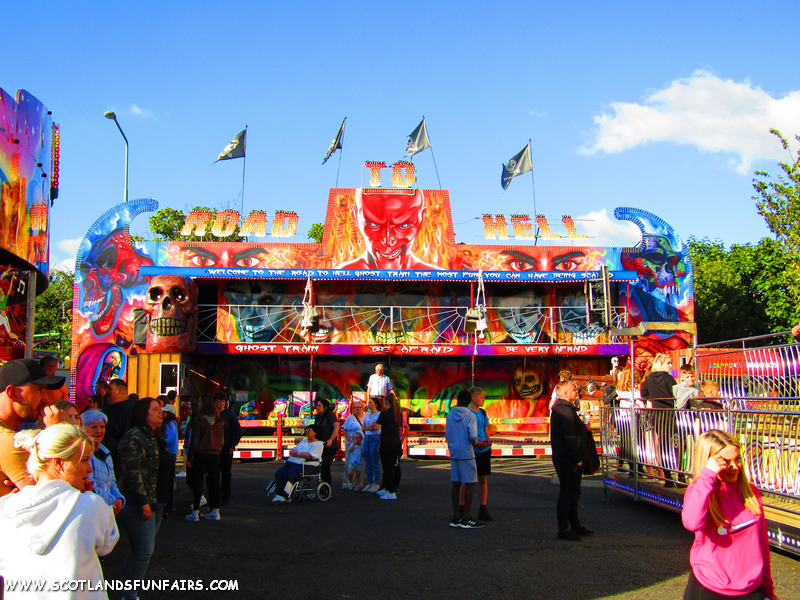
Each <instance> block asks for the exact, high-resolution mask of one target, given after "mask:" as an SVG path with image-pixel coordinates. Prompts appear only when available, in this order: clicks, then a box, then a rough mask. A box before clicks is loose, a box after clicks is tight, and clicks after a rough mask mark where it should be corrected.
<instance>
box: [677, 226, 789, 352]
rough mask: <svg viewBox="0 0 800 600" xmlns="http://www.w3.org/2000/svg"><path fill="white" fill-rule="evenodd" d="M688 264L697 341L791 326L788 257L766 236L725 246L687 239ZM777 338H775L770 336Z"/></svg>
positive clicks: (734, 336)
mask: <svg viewBox="0 0 800 600" xmlns="http://www.w3.org/2000/svg"><path fill="white" fill-rule="evenodd" d="M689 253H690V255H691V258H692V265H693V266H694V278H695V279H694V300H695V321H697V329H698V340H699V342H700V343H702V344H706V343H711V342H717V341H721V340H730V339H735V338H742V337H749V336H754V335H762V334H766V333H777V332H780V331H786V330H787V329H789V328H790V327H791V323H792V318H793V314H794V305H793V304H792V302H791V299H790V298H789V295H788V293H787V284H788V282H789V279H790V277H789V274H788V273H787V270H786V266H787V263H788V259H787V256H786V253H785V250H784V249H783V247H782V246H781V245H780V244H779V243H778V242H777V241H775V240H773V239H772V238H764V239H762V240H761V241H760V242H759V243H758V244H756V245H752V244H742V245H736V244H734V245H733V246H731V247H730V249H726V248H725V245H724V244H723V243H722V242H721V241H719V240H717V241H713V242H712V241H709V240H708V239H703V240H697V239H695V238H690V239H689ZM776 343H777V341H776Z"/></svg>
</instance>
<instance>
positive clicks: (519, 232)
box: [483, 215, 588, 241]
mask: <svg viewBox="0 0 800 600" xmlns="http://www.w3.org/2000/svg"><path fill="white" fill-rule="evenodd" d="M530 221H531V218H530V217H529V216H528V215H511V227H512V228H513V230H514V237H515V238H516V239H518V240H533V239H536V234H534V233H533V231H532V229H533V225H532V224H531V222H530ZM561 222H562V223H563V224H564V229H566V230H567V233H566V235H564V234H561V233H555V232H553V231H550V225H549V224H548V222H547V218H546V217H545V216H544V215H536V227H537V228H538V229H539V239H542V240H559V239H562V238H564V239H570V240H573V241H574V240H585V239H586V238H587V237H588V236H587V235H585V234H583V233H578V232H577V230H576V229H575V222H574V221H573V219H572V217H570V216H569V215H564V216H563V217H561ZM483 231H484V237H485V238H486V239H487V240H507V239H508V223H506V218H505V216H504V215H495V216H494V217H493V216H492V215H483Z"/></svg>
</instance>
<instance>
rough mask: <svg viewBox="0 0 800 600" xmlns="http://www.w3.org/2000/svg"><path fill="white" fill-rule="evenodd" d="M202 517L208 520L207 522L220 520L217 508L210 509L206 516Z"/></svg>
mask: <svg viewBox="0 0 800 600" xmlns="http://www.w3.org/2000/svg"><path fill="white" fill-rule="evenodd" d="M203 516H204V517H205V518H206V519H208V520H209V521H219V520H220V516H219V509H218V508H213V509H211V511H210V512H209V513H208V514H207V515H203Z"/></svg>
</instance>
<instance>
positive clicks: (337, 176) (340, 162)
mask: <svg viewBox="0 0 800 600" xmlns="http://www.w3.org/2000/svg"><path fill="white" fill-rule="evenodd" d="M342 137H344V136H342ZM343 152H344V144H342V147H341V148H339V164H338V165H337V166H336V187H337V188H338V187H339V169H341V168H342V153H343Z"/></svg>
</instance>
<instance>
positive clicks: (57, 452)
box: [0, 355, 776, 600]
mask: <svg viewBox="0 0 800 600" xmlns="http://www.w3.org/2000/svg"><path fill="white" fill-rule="evenodd" d="M49 367H50V365H45V364H39V363H37V362H35V361H32V360H27V359H26V360H14V361H9V362H8V363H6V364H4V365H2V366H0V480H2V485H0V539H5V540H8V539H12V537H13V539H14V540H15V543H14V544H3V545H2V547H0V575H3V576H6V577H7V576H9V575H13V577H14V578H27V579H50V580H52V579H53V578H54V577H57V578H59V579H63V580H77V579H81V580H89V581H99V580H102V578H103V574H102V568H101V564H100V561H99V557H101V556H104V555H106V554H108V553H110V552H111V551H112V550H113V549H114V547H115V545H116V543H117V541H118V539H119V536H120V533H119V529H118V526H119V527H120V528H121V529H122V530H123V531H125V533H126V535H127V537H128V539H129V542H130V550H129V552H128V554H127V556H126V557H125V560H124V564H123V571H122V578H123V580H125V581H136V580H142V579H144V577H145V575H146V572H147V569H148V565H149V563H150V559H151V557H152V554H153V551H154V548H155V540H156V536H157V533H158V530H159V528H160V525H161V523H162V520H163V519H164V518H165V517H166V516H168V515H169V514H170V513H171V512H172V511H173V510H174V508H175V507H174V502H173V492H174V489H175V465H176V455H177V453H178V447H179V446H178V438H179V432H178V422H177V420H176V410H175V404H174V403H175V395H174V393H173V394H171V395H167V396H159V397H158V398H141V399H140V398H138V397H137V396H136V395H135V394H129V393H128V390H127V385H126V384H125V382H124V381H122V380H119V379H116V380H113V381H111V382H109V383H108V384H107V385H105V384H104V383H102V382H101V383H98V385H97V389H96V392H97V393H96V395H95V396H93V397H92V398H91V400H90V402H89V403H88V404H87V406H86V408H85V409H84V411H83V412H82V413H81V412H80V411H78V409H77V407H76V406H75V405H73V404H71V403H70V402H69V401H68V400H65V399H64V398H63V386H64V378H63V377H58V376H55V375H54V374H53V372H54V370H53V369H50V370H49V371H48V368H49ZM671 370H672V364H671V361H670V359H669V357H668V356H666V355H658V356H656V359H655V361H654V365H653V369H652V371H651V372H650V373H649V374H648V375H647V376H646V377H644V378H643V383H642V384H641V388H640V389H639V390H637V387H638V386H636V385H633V384H632V382H631V376H630V371H626V370H620V371H619V372H618V373H617V374H616V375H615V377H614V384H615V395H616V402H617V403H618V404H617V405H618V406H620V407H623V408H629V407H631V406H632V405H635V406H648V407H659V408H685V407H691V408H703V407H705V403H706V402H708V401H709V400H708V399H709V398H714V397H715V396H717V395H718V389H714V388H715V386H711V385H710V384H709V383H708V382H704V384H703V386H702V387H700V386H697V385H696V384H695V374H694V371H693V370H692V368H691V367H688V366H684V367H682V368H681V369H680V383H679V382H677V381H676V380H675V379H674V378H673V377H672V375H671V373H670V371H671ZM57 396H60V397H57ZM485 397H486V394H485V392H484V391H483V390H482V389H480V388H477V387H473V388H472V389H471V390H469V391H463V390H462V391H461V392H459V394H458V396H457V399H456V406H454V407H453V408H452V410H450V411H449V413H448V416H447V420H446V423H447V424H446V430H445V437H446V441H447V445H448V449H449V453H450V460H451V484H452V486H451V500H452V507H453V514H452V515H451V517H450V527H453V528H459V529H479V528H482V527H483V526H484V523H485V522H486V521H491V520H492V517H491V516H490V515H489V512H488V510H487V507H486V505H487V499H488V475H490V474H491V446H492V438H491V434H490V425H489V418H488V416H487V414H486V411H485V410H484V409H483V405H484V402H485ZM226 401H227V397H226V395H225V393H224V392H218V393H216V394H214V395H213V396H212V395H209V394H204V395H202V396H201V397H200V398H199V401H198V402H197V403H196V404H194V405H193V406H192V413H191V416H190V418H189V419H188V421H187V423H186V427H185V429H184V436H185V444H184V447H185V449H186V452H185V459H186V460H185V467H186V471H185V473H186V475H185V476H186V480H187V484H188V485H189V487H190V488H191V490H192V505H191V507H190V511H189V514H188V515H187V516H186V519H187V520H188V521H194V522H197V521H199V520H200V513H199V508H200V506H202V505H203V504H205V503H206V498H205V496H204V495H203V492H204V490H206V491H207V494H208V499H207V502H208V504H209V508H210V510H209V512H207V513H206V514H204V515H202V516H203V517H204V518H205V519H208V520H212V521H219V520H220V519H221V518H222V517H221V514H220V508H221V506H224V505H226V504H227V503H228V502H229V501H230V496H231V465H232V457H233V451H234V448H235V447H236V445H237V444H238V443H239V440H240V438H241V429H240V426H239V422H238V419H237V418H236V417H235V415H233V413H232V412H231V411H230V410H228V408H227V402H226ZM550 408H551V423H550V440H551V448H552V460H553V464H554V467H555V470H556V474H557V476H558V479H559V483H560V489H559V495H558V500H557V503H556V516H557V524H558V539H561V540H568V541H576V542H577V541H581V540H583V539H584V538H585V537H587V536H591V535H593V533H594V532H593V531H591V530H589V529H587V528H586V527H585V526H584V525H583V524H582V522H581V520H580V516H579V506H580V496H581V479H582V476H583V475H584V474H586V473H591V472H593V471H592V470H591V463H592V449H593V447H594V442H593V439H592V436H591V434H590V432H589V431H588V429H587V427H586V424H585V422H584V419H583V418H582V416H581V414H580V413H579V408H580V401H579V387H578V386H577V385H576V384H575V383H574V382H573V381H571V374H570V373H569V372H567V371H564V372H562V373H561V374H560V381H559V383H558V384H557V386H556V388H555V392H554V394H553V400H552V402H551V406H550ZM668 414H669V415H671V416H670V417H669V418H674V414H675V413H674V412H669V411H668ZM401 423H402V419H401V412H400V403H399V398H398V397H397V395H396V394H395V392H394V389H393V386H392V383H391V380H390V379H389V378H388V377H386V376H385V375H384V373H383V367H382V365H379V366H378V368H376V373H375V374H374V375H373V376H372V377H371V378H370V382H369V384H368V387H367V397H366V400H365V401H360V400H355V401H353V404H352V407H351V411H350V414H349V416H348V417H347V419H346V420H345V421H344V423H342V424H340V423H339V420H338V419H337V417H336V415H335V413H334V411H333V409H332V407H331V403H330V402H329V401H328V400H326V399H323V398H318V399H317V400H316V402H315V415H314V422H313V423H310V424H309V425H308V427H307V428H306V430H305V434H306V435H305V438H304V439H303V440H301V441H300V443H298V444H297V445H296V446H295V447H294V448H292V449H291V450H290V452H289V457H288V458H287V460H286V461H285V462H284V464H283V466H282V467H281V468H280V469H279V470H278V471H277V472H276V475H275V486H274V495H273V498H272V503H273V504H275V505H280V504H284V503H286V502H289V501H290V496H289V490H290V489H291V482H292V481H293V480H294V479H295V478H296V477H297V476H298V474H299V473H300V472H301V471H302V469H303V467H304V465H311V466H316V467H318V468H319V471H320V474H319V476H320V480H321V481H323V482H326V483H327V484H328V485H331V484H332V476H331V463H332V461H333V459H334V457H335V456H336V452H337V450H338V448H339V447H340V443H339V436H340V435H341V436H342V437H343V438H344V440H343V441H344V448H345V456H344V461H345V468H344V471H343V478H342V489H344V490H352V491H362V492H373V493H376V494H377V495H378V497H380V498H381V499H383V500H396V499H397V494H398V490H399V485H400V479H401V475H402V473H401V468H400V456H401V454H402V444H401V438H400V425H401ZM648 435H649V436H650V437H649V438H648V439H650V440H651V441H652V444H653V445H654V447H656V448H658V447H659V436H660V435H662V432H660V431H658V430H654V431H651V432H648ZM634 450H635V449H634V448H629V447H627V446H625V445H623V447H622V448H621V453H622V456H626V455H628V452H633V451H634ZM595 455H596V451H595ZM660 477H661V478H662V479H663V480H664V482H665V485H667V486H670V484H672V485H674V481H673V480H672V478H671V473H670V472H669V471H667V470H664V471H662V473H661V475H660ZM476 484H477V485H476ZM476 487H477V491H478V502H479V509H478V511H477V512H478V519H474V518H473V517H472V513H473V497H474V495H475V489H476ZM683 522H684V525H685V526H686V528H687V529H689V530H690V531H692V532H694V534H695V542H694V544H693V546H692V550H691V555H690V563H691V567H692V573H691V575H690V578H689V582H688V584H687V588H686V595H685V596H684V598H685V599H688V600H694V599H705V598H717V597H734V596H735V597H742V598H775V597H776V596H775V592H774V585H773V582H772V579H771V573H770V562H769V545H768V542H767V535H766V519H765V517H764V510H763V506H762V504H761V498H760V495H759V492H758V490H757V489H756V488H755V487H754V486H752V485H751V484H750V482H749V481H748V479H747V475H746V473H745V470H744V469H743V467H742V462H741V455H740V448H739V442H738V440H736V439H735V438H732V437H731V436H729V435H728V434H726V433H725V432H723V431H719V430H712V431H709V432H706V433H704V434H703V435H701V436H699V439H698V440H697V444H696V448H695V451H694V464H693V468H692V472H691V481H690V482H689V484H688V488H687V489H686V492H685V498H684V508H683ZM9 597H11V596H9ZM88 597H97V598H105V597H106V593H105V591H103V590H102V589H98V590H97V592H96V594H95V595H94V596H88ZM124 597H125V598H126V599H127V600H133V599H134V598H136V597H137V592H136V590H135V587H131V590H130V591H125V592H124Z"/></svg>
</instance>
